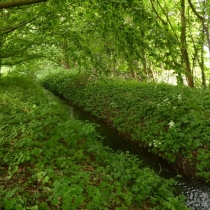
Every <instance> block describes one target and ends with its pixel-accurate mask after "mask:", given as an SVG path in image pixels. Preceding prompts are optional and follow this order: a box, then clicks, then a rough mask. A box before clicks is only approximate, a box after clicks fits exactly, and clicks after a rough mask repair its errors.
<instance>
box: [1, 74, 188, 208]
mask: <svg viewBox="0 0 210 210" xmlns="http://www.w3.org/2000/svg"><path fill="white" fill-rule="evenodd" d="M0 93H1V94H0V106H1V109H0V121H1V124H0V148H1V149H0V158H1V166H0V208H1V209H8V210H9V209H11V210H12V209H17V210H18V209H19V210H22V209H31V210H32V209H43V210H47V209H63V210H65V209H66V210H70V209H72V210H74V209H101V210H105V209H116V210H117V209H120V210H122V209H129V210H130V209H152V208H154V209H156V210H157V209H160V210H162V209H168V210H174V209H177V210H178V209H179V210H180V209H187V208H186V207H185V205H184V202H183V199H182V198H181V197H180V198H178V197H175V196H174V194H173V192H172V188H171V187H172V185H173V184H174V182H173V181H172V180H169V181H166V180H163V179H162V178H160V177H159V176H158V175H156V174H155V173H154V172H152V171H151V170H149V169H147V168H142V167H141V163H140V161H139V160H138V159H137V158H136V157H135V156H133V155H130V154H129V153H122V152H117V153H114V152H113V151H112V150H111V149H109V148H104V147H103V146H102V144H101V143H100V137H99V136H98V134H97V133H96V131H95V129H94V126H93V125H92V124H90V123H88V122H85V123H84V122H80V121H77V120H75V119H72V118H71V117H70V116H69V111H68V109H67V108H66V107H65V106H64V105H62V104H60V102H59V101H58V100H56V99H55V98H54V97H53V96H52V95H51V94H49V93H48V92H47V91H45V90H44V89H43V88H41V87H40V86H38V85H36V84H35V83H34V82H33V81H31V80H29V79H27V78H23V77H19V76H8V77H2V78H0Z"/></svg>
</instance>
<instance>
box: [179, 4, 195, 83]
mask: <svg viewBox="0 0 210 210" xmlns="http://www.w3.org/2000/svg"><path fill="white" fill-rule="evenodd" d="M180 40H181V54H182V58H183V65H184V68H185V76H186V79H187V83H188V86H189V87H194V79H193V75H192V72H191V68H190V60H189V55H188V51H187V41H186V16H185V0H181V39H180Z"/></svg>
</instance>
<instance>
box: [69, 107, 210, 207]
mask: <svg viewBox="0 0 210 210" xmlns="http://www.w3.org/2000/svg"><path fill="white" fill-rule="evenodd" d="M70 114H71V115H72V116H73V117H74V118H75V119H78V120H83V121H86V120H88V121H90V122H92V123H94V124H96V125H97V126H96V127H97V131H98V132H99V134H100V135H101V136H103V137H104V140H103V144H104V145H105V146H109V147H111V148H112V149H113V150H122V151H129V152H130V153H133V154H135V155H137V156H138V158H139V159H140V160H141V161H142V163H143V165H144V166H146V167H149V168H151V169H153V170H154V171H155V172H156V173H158V174H159V175H160V176H161V177H163V178H166V179H168V178H176V176H177V171H175V170H174V169H173V168H172V166H170V165H169V164H167V162H166V161H164V160H162V159H160V158H158V157H157V156H154V155H152V154H151V153H149V152H147V151H146V150H145V149H143V148H140V147H137V146H136V145H134V144H132V143H131V142H130V141H126V140H125V139H123V137H122V136H120V135H119V133H118V132H117V131H116V130H115V129H114V128H110V127H108V126H107V125H106V124H105V123H103V122H101V121H99V120H97V119H96V118H94V117H92V116H91V115H89V114H87V113H85V112H83V111H81V110H80V109H78V108H76V107H74V106H71V105H70ZM175 187H176V191H177V194H184V195H185V197H186V204H187V205H188V207H190V208H191V209H193V210H210V184H205V183H203V182H200V181H198V180H195V179H190V178H189V177H182V178H179V179H178V182H177V185H176V186H175Z"/></svg>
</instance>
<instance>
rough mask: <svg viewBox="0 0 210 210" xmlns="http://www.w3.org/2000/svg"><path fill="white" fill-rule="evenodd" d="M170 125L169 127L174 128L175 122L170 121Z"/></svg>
mask: <svg viewBox="0 0 210 210" xmlns="http://www.w3.org/2000/svg"><path fill="white" fill-rule="evenodd" d="M168 125H169V128H173V127H174V125H175V123H174V122H173V121H172V120H171V121H170V123H169V124H168Z"/></svg>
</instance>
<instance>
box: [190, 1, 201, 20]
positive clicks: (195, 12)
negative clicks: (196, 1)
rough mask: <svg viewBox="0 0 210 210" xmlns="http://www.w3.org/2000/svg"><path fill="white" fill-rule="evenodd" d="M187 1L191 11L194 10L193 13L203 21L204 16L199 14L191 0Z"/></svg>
mask: <svg viewBox="0 0 210 210" xmlns="http://www.w3.org/2000/svg"><path fill="white" fill-rule="evenodd" d="M188 3H189V5H190V7H191V9H192V11H193V12H194V14H195V15H196V16H197V17H198V18H199V19H200V20H202V21H203V19H204V17H203V16H201V15H200V14H199V13H198V12H197V11H196V9H195V7H194V6H193V4H192V2H191V1H190V0H188Z"/></svg>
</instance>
